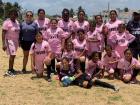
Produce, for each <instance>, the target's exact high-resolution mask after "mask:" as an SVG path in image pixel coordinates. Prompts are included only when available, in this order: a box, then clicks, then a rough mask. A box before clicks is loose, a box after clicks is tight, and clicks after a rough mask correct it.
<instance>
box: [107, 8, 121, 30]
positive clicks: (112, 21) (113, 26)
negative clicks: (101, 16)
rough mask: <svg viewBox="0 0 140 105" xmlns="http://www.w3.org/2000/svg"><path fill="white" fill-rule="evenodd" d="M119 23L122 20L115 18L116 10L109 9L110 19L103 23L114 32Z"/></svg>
mask: <svg viewBox="0 0 140 105" xmlns="http://www.w3.org/2000/svg"><path fill="white" fill-rule="evenodd" d="M121 23H122V21H120V20H119V19H117V12H116V10H111V11H110V21H109V22H107V23H106V24H105V25H106V26H107V27H108V29H109V31H110V32H116V31H117V29H118V25H119V24H121Z"/></svg>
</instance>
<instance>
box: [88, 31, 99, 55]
mask: <svg viewBox="0 0 140 105" xmlns="http://www.w3.org/2000/svg"><path fill="white" fill-rule="evenodd" d="M92 40H97V42H93V41H92ZM87 49H88V55H91V54H92V52H94V51H97V52H101V35H100V34H99V33H98V32H97V31H96V30H95V31H94V32H91V31H89V32H88V33H87Z"/></svg>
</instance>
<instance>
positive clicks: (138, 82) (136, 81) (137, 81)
mask: <svg viewBox="0 0 140 105" xmlns="http://www.w3.org/2000/svg"><path fill="white" fill-rule="evenodd" d="M130 83H131V84H140V81H139V80H137V79H136V78H134V79H132V80H131V81H130Z"/></svg>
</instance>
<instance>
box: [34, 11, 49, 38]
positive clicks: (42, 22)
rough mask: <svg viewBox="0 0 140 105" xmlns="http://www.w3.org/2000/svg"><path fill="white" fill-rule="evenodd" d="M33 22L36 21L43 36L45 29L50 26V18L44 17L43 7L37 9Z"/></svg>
mask: <svg viewBox="0 0 140 105" xmlns="http://www.w3.org/2000/svg"><path fill="white" fill-rule="evenodd" d="M35 22H36V23H37V25H38V28H39V31H40V32H42V34H43V37H44V35H45V31H46V30H47V29H48V28H49V26H50V19H48V18H46V17H45V10H44V9H38V18H37V19H36V20H35Z"/></svg>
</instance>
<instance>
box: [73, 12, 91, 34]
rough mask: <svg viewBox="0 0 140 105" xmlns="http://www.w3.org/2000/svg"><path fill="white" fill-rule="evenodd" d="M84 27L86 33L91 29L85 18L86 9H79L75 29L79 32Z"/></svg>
mask: <svg viewBox="0 0 140 105" xmlns="http://www.w3.org/2000/svg"><path fill="white" fill-rule="evenodd" d="M79 29H83V30H84V31H85V32H86V33H87V32H88V31H89V23H88V21H86V20H85V11H83V10H80V11H78V20H77V21H75V22H74V30H75V32H77V31H78V30H79Z"/></svg>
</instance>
